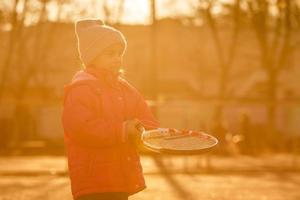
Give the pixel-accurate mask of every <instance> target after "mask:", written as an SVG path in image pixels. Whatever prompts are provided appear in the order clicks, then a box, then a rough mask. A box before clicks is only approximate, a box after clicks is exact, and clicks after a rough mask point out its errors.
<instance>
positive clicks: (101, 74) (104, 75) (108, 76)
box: [84, 67, 120, 87]
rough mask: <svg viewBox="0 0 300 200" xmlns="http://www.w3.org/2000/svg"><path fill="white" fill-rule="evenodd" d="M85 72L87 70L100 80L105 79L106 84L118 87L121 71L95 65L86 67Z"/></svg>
mask: <svg viewBox="0 0 300 200" xmlns="http://www.w3.org/2000/svg"><path fill="white" fill-rule="evenodd" d="M84 72H87V73H89V74H91V75H93V76H94V77H96V78H97V79H98V80H103V81H104V82H105V83H106V84H108V85H110V86H112V87H116V86H117V83H118V80H119V78H120V73H119V72H117V73H116V72H113V71H112V70H109V69H105V68H95V67H88V68H86V69H84Z"/></svg>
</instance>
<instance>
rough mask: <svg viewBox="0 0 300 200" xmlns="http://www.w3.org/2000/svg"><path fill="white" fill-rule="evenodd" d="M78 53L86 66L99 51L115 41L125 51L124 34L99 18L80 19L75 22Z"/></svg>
mask: <svg viewBox="0 0 300 200" xmlns="http://www.w3.org/2000/svg"><path fill="white" fill-rule="evenodd" d="M75 32H76V37H77V46H78V53H79V56H80V59H81V61H82V62H83V63H84V65H85V66H88V65H89V64H90V63H91V61H93V60H94V59H95V58H96V57H97V56H98V55H100V54H101V52H102V51H103V50H104V49H105V48H107V47H109V46H111V45H113V44H116V43H120V44H121V45H122V46H123V49H124V51H125V49H126V46H127V44H126V43H127V42H126V39H125V37H124V35H123V34H122V33H121V32H120V31H118V30H116V29H114V28H113V27H110V26H107V25H104V23H103V22H102V21H101V20H99V19H82V20H78V21H76V23H75Z"/></svg>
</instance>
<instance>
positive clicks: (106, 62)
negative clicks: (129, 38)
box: [92, 44, 124, 72]
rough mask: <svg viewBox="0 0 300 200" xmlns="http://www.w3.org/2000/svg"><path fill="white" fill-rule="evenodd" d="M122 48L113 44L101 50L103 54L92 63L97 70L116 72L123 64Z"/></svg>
mask: <svg viewBox="0 0 300 200" xmlns="http://www.w3.org/2000/svg"><path fill="white" fill-rule="evenodd" d="M123 53H124V52H123V47H122V45H121V44H114V45H111V46H110V47H108V48H106V49H104V50H103V52H102V53H101V54H100V55H99V56H98V57H97V58H96V59H95V60H94V61H93V62H92V65H94V66H95V67H97V68H106V69H110V70H112V71H114V72H118V71H119V70H120V68H121V66H122V62H123Z"/></svg>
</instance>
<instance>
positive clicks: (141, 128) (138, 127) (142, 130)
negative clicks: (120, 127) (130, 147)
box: [135, 123, 145, 133]
mask: <svg viewBox="0 0 300 200" xmlns="http://www.w3.org/2000/svg"><path fill="white" fill-rule="evenodd" d="M135 128H136V129H137V130H138V131H140V132H141V133H142V132H144V131H145V128H144V126H143V125H142V124H141V123H139V124H137V125H136V126H135Z"/></svg>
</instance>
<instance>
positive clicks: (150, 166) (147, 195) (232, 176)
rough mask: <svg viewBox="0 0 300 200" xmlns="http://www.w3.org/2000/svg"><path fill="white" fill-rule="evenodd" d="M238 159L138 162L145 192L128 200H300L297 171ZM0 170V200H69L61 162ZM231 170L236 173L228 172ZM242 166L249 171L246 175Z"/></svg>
mask: <svg viewBox="0 0 300 200" xmlns="http://www.w3.org/2000/svg"><path fill="white" fill-rule="evenodd" d="M215 159H216V158H213V160H215ZM243 159H245V158H239V159H230V160H228V159H227V160H226V159H223V161H222V162H221V160H222V159H221V158H220V159H218V161H211V163H212V164H213V167H214V168H215V170H213V171H205V170H204V169H203V168H201V166H200V168H199V166H198V165H199V163H198V160H197V161H195V159H193V158H190V159H189V160H185V159H182V158H177V157H176V158H167V159H163V161H162V160H159V161H156V160H155V159H152V158H143V159H142V161H143V165H144V172H145V178H146V182H147V186H148V188H147V189H146V190H144V191H143V192H140V193H138V194H136V195H134V196H132V197H130V200H179V199H182V200H183V199H184V200H201V199H205V200H223V199H224V200H298V199H300V192H299V189H300V171H299V170H297V169H296V170H291V169H287V170H280V171H279V170H277V169H276V168H274V169H275V170H274V169H272V170H270V169H269V168H267V169H262V167H263V166H261V165H260V164H259V163H260V161H261V160H259V159H253V160H252V159H251V158H247V159H246V161H247V162H246V161H245V160H243ZM255 160H256V162H255ZM28 161H30V162H28ZM203 162H207V161H201V160H200V165H201V164H203ZM214 162H216V163H214ZM218 162H221V163H223V164H220V163H219V164H218ZM235 162H238V163H239V164H235ZM243 162H245V163H246V164H245V165H243V164H242V163H243ZM273 162H275V161H274V160H273ZM249 163H250V164H251V165H255V166H250V164H249ZM261 163H266V162H261ZM275 163H276V162H275ZM0 164H1V167H0V200H40V199H43V200H53V199H60V200H72V197H71V194H70V182H69V179H68V176H67V175H66V174H65V173H64V172H65V158H63V157H41V158H0ZM5 165H7V166H6V167H5ZM162 165H163V166H162ZM185 165H187V166H185ZM222 165H223V170H221V166H222ZM230 165H231V166H239V167H236V168H234V167H231V169H230ZM269 165H271V164H270V163H269ZM9 166H11V167H10V168H9ZM195 166H197V167H198V168H197V169H198V170H196V168H195ZM246 166H248V167H249V169H252V170H246ZM26 169H27V170H26ZM30 169H31V170H32V171H30ZM216 169H219V170H216ZM226 169H227V170H226ZM22 170H23V171H22ZM43 170H44V171H43ZM47 170H49V171H48V173H47ZM60 170H61V171H60ZM38 172H39V173H38ZM166 172H170V173H166Z"/></svg>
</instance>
